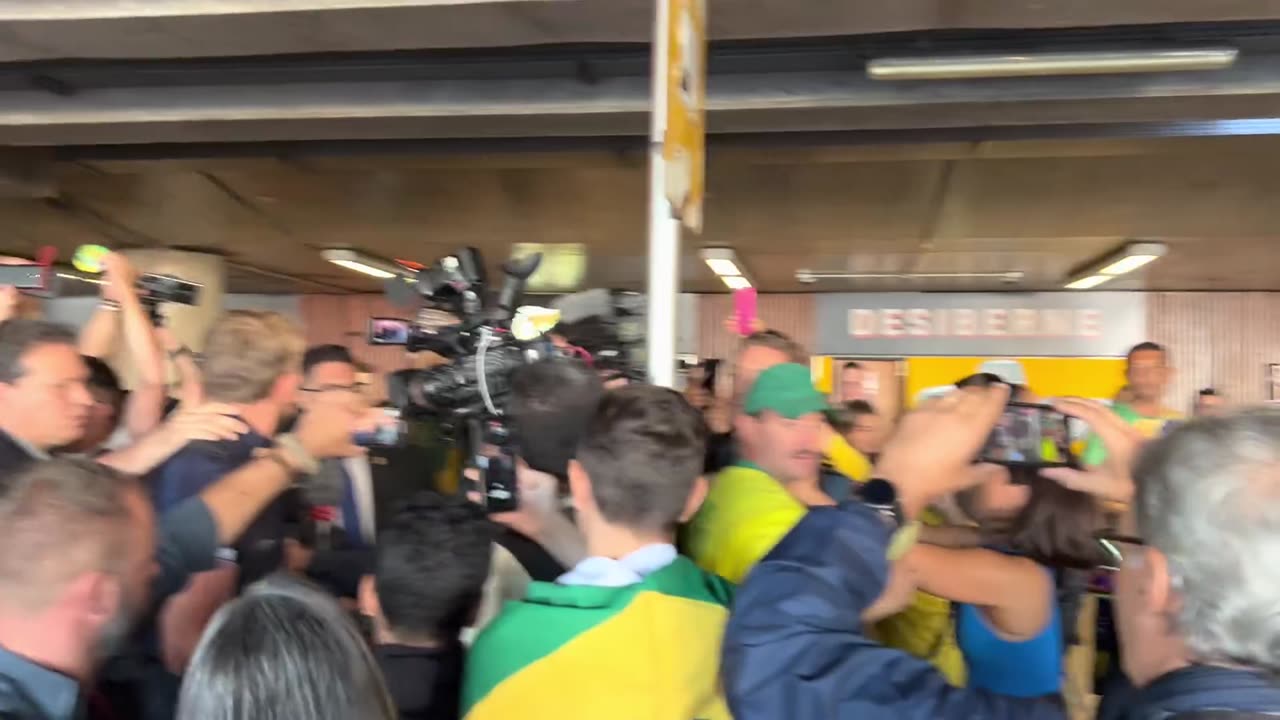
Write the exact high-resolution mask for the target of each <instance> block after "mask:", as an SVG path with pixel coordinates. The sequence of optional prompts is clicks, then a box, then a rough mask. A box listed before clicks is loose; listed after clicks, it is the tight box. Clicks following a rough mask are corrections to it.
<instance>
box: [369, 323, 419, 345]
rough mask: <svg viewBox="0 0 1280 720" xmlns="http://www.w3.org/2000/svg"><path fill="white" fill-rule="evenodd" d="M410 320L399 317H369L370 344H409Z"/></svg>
mask: <svg viewBox="0 0 1280 720" xmlns="http://www.w3.org/2000/svg"><path fill="white" fill-rule="evenodd" d="M408 343H409V321H408V320H401V319H399V318H369V344H370V345H407V344H408Z"/></svg>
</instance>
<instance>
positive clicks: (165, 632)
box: [159, 562, 240, 675]
mask: <svg viewBox="0 0 1280 720" xmlns="http://www.w3.org/2000/svg"><path fill="white" fill-rule="evenodd" d="M239 578H240V568H239V567H237V566H236V564H235V563H231V562H220V563H218V566H217V567H215V568H214V569H212V570H207V571H205V572H202V573H197V574H196V575H193V576H192V577H191V579H190V580H189V581H188V583H187V586H186V587H185V588H183V590H182V592H180V593H177V594H175V595H174V596H173V597H171V598H170V599H169V601H168V602H167V603H165V604H164V606H163V607H162V608H161V610H160V617H159V630H160V657H161V659H162V661H163V662H164V665H165V667H166V668H167V669H168V670H169V672H171V673H173V674H175V675H181V674H183V673H184V672H185V671H186V669H187V663H188V662H190V661H191V655H192V654H193V653H194V652H195V649H196V645H197V644H199V642H200V636H201V635H203V634H204V628H205V626H206V625H207V624H208V623H209V620H210V618H212V617H213V614H214V613H216V612H217V611H218V608H220V607H222V606H223V605H224V604H226V603H227V602H229V601H230V600H231V599H232V598H234V597H235V596H236V582H237V581H238V580H239Z"/></svg>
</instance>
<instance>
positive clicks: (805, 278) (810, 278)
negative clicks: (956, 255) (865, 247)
mask: <svg viewBox="0 0 1280 720" xmlns="http://www.w3.org/2000/svg"><path fill="white" fill-rule="evenodd" d="M1025 276H1026V273H1024V272H1022V271H1021V270H1004V271H999V272H908V273H891V272H822V271H818V270H807V269H801V270H797V271H796V282H801V283H804V284H806V285H811V284H813V283H816V282H818V281H819V280H999V281H1000V282H1002V283H1006V284H1009V285H1012V284H1014V283H1020V282H1022V279H1023V278H1024V277H1025Z"/></svg>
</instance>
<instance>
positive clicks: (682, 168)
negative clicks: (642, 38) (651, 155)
mask: <svg viewBox="0 0 1280 720" xmlns="http://www.w3.org/2000/svg"><path fill="white" fill-rule="evenodd" d="M659 1H660V2H664V1H665V2H667V3H668V4H669V7H668V10H669V11H668V13H667V58H666V60H667V67H666V73H667V125H666V135H665V136H664V137H663V144H662V159H663V160H664V161H665V163H666V178H667V188H666V191H667V201H668V202H670V203H671V207H672V211H673V213H674V214H675V216H676V217H677V218H679V219H680V220H681V221H682V222H683V223H684V226H685V227H687V228H689V229H690V230H692V231H693V232H696V233H700V232H702V196H703V189H704V187H705V184H706V172H707V168H706V107H707V2H706V0H659Z"/></svg>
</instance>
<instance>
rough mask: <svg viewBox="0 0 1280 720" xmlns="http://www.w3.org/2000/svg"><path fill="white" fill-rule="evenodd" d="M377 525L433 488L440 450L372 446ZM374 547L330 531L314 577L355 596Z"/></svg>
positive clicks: (311, 572) (370, 563)
mask: <svg viewBox="0 0 1280 720" xmlns="http://www.w3.org/2000/svg"><path fill="white" fill-rule="evenodd" d="M368 460H369V471H370V475H371V476H372V479H373V514H374V526H375V528H380V527H382V524H383V523H384V522H388V521H390V519H391V518H393V517H395V514H396V510H397V508H398V507H399V506H400V505H402V504H403V503H405V502H406V501H407V500H409V499H410V498H412V497H413V496H414V495H415V494H416V493H418V492H421V491H423V490H431V489H432V488H433V487H434V484H435V474H436V472H437V470H438V469H439V468H438V466H439V459H438V457H437V453H434V452H432V451H430V450H428V449H425V448H422V447H420V446H417V445H405V446H402V447H377V448H370V449H369V455H368ZM373 561H374V557H373V548H370V547H363V546H362V545H361V544H357V543H353V542H351V541H350V540H349V539H348V538H347V536H346V535H345V533H343V532H341V531H335V532H332V533H331V534H330V546H329V547H328V548H323V549H320V550H318V551H317V552H316V554H315V556H314V557H313V558H312V560H311V566H310V568H309V569H308V574H309V575H310V576H311V579H313V580H315V581H316V582H317V583H319V584H320V585H322V586H324V587H325V588H326V589H328V590H329V591H330V592H332V593H334V594H335V595H338V596H340V597H355V596H356V591H357V588H358V586H359V583H360V576H361V575H364V574H367V573H371V572H373Z"/></svg>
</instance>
